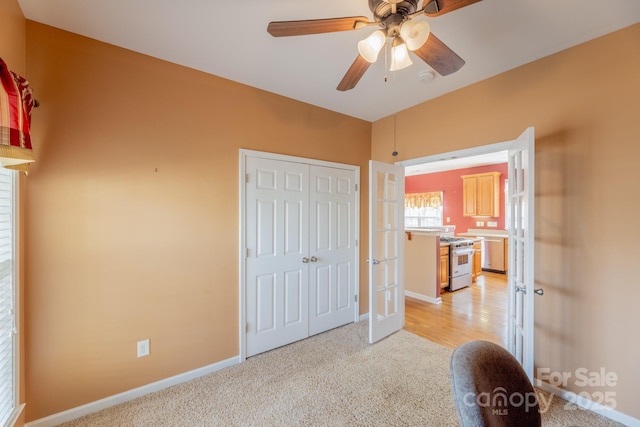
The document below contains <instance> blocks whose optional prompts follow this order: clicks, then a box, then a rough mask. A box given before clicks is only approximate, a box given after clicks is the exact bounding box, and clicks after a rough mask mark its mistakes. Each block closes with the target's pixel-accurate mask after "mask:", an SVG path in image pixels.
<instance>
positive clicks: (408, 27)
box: [400, 19, 431, 52]
mask: <svg viewBox="0 0 640 427" xmlns="http://www.w3.org/2000/svg"><path fill="white" fill-rule="evenodd" d="M430 33H431V27H430V25H429V23H428V22H426V21H417V20H414V19H411V20H409V21H406V22H405V23H404V24H402V26H401V27H400V37H402V40H404V42H405V43H406V44H407V48H408V49H409V50H410V51H412V52H413V51H414V50H417V49H420V47H422V45H423V44H424V43H425V42H426V41H427V39H428V38H429V34H430Z"/></svg>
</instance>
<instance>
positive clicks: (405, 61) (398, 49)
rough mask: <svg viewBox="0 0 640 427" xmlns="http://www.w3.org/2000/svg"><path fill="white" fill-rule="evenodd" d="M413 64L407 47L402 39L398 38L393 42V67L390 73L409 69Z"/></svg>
mask: <svg viewBox="0 0 640 427" xmlns="http://www.w3.org/2000/svg"><path fill="white" fill-rule="evenodd" d="M411 64H413V62H412V61H411V58H409V51H408V50H407V45H406V43H404V42H403V41H402V39H401V38H400V37H396V38H395V39H394V40H393V46H392V47H391V67H390V68H389V70H390V71H398V70H402V69H403V68H407V67H408V66H410V65H411Z"/></svg>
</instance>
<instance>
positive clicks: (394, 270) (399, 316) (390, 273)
mask: <svg viewBox="0 0 640 427" xmlns="http://www.w3.org/2000/svg"><path fill="white" fill-rule="evenodd" d="M403 238H404V167H403V166H396V165H391V164H386V163H381V162H376V161H373V160H370V161H369V258H368V260H367V261H368V263H369V342H370V343H371V344H373V343H374V342H377V341H379V340H381V339H382V338H384V337H386V336H388V335H390V334H392V333H394V332H396V331H398V330H400V329H402V327H403V326H404V239H403Z"/></svg>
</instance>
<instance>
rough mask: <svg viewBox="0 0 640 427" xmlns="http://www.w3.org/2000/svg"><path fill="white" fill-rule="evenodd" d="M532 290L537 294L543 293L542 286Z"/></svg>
mask: <svg viewBox="0 0 640 427" xmlns="http://www.w3.org/2000/svg"><path fill="white" fill-rule="evenodd" d="M533 292H535V293H536V294H538V295H544V289H542V288H539V289H536V290H535V291H533Z"/></svg>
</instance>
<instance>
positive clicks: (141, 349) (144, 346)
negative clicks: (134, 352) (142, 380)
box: [138, 339, 149, 357]
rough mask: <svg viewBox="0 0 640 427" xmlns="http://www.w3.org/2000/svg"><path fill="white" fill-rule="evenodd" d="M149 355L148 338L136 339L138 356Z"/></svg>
mask: <svg viewBox="0 0 640 427" xmlns="http://www.w3.org/2000/svg"><path fill="white" fill-rule="evenodd" d="M148 355H149V339H146V340H142V341H138V357H143V356H148Z"/></svg>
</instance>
